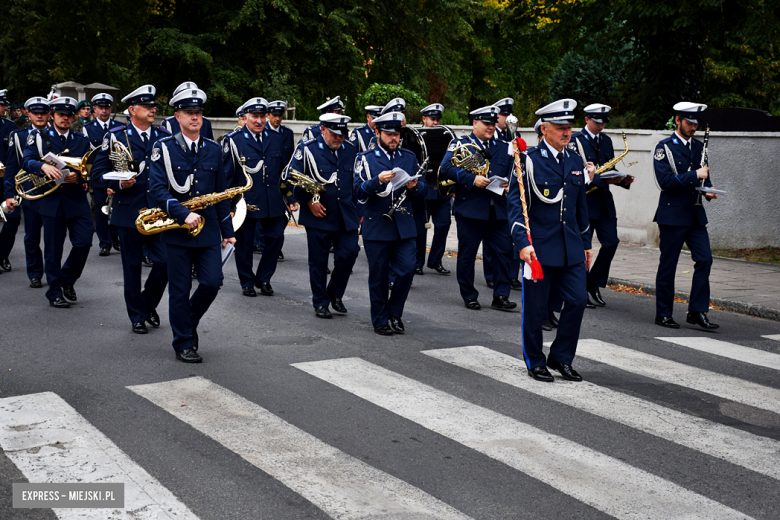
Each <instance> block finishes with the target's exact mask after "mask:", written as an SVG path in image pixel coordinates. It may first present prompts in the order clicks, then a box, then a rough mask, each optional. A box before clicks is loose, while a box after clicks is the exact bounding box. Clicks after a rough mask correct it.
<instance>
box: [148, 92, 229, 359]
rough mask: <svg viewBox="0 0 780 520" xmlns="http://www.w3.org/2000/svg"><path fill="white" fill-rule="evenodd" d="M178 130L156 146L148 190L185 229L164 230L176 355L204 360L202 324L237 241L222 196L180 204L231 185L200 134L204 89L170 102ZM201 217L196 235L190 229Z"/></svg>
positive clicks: (216, 150)
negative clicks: (194, 205) (225, 257)
mask: <svg viewBox="0 0 780 520" xmlns="http://www.w3.org/2000/svg"><path fill="white" fill-rule="evenodd" d="M171 101H172V102H173V106H174V108H175V109H176V115H175V117H176V121H177V122H178V123H179V128H180V129H181V131H180V132H178V133H176V134H174V135H173V136H171V137H164V138H162V139H160V140H159V141H157V142H156V143H155V144H154V148H153V149H152V156H151V159H150V160H151V161H152V171H151V174H150V178H149V184H150V193H151V196H152V198H153V199H154V201H155V203H156V205H157V207H159V208H161V209H162V210H163V211H164V212H165V213H167V214H168V215H169V216H170V217H171V218H172V219H174V220H175V221H176V223H177V224H179V225H186V226H187V227H188V228H189V230H187V229H171V230H167V231H163V233H162V234H163V236H162V241H163V243H164V244H165V247H166V250H167V253H168V281H169V284H168V297H169V304H168V307H169V320H170V322H171V329H172V330H173V349H174V350H175V351H176V359H178V360H179V361H183V362H185V363H200V362H201V361H203V358H201V356H200V355H199V354H198V352H197V351H198V346H199V345H198V325H199V324H200V320H201V319H202V318H203V315H204V314H205V313H206V311H207V310H208V308H209V306H210V305H211V303H212V302H213V301H214V299H215V298H216V297H217V293H218V292H219V288H220V287H221V286H222V281H223V276H222V249H223V248H224V247H225V246H226V245H227V244H228V243H231V244H234V245H235V243H236V239H235V234H234V232H233V223H232V222H231V219H230V201H228V200H223V201H221V202H218V203H217V204H215V205H213V206H209V207H207V208H205V209H202V210H198V211H195V212H193V211H190V210H189V209H187V208H186V207H185V206H184V205H183V204H182V203H183V202H186V201H188V200H190V199H193V198H197V197H201V196H204V195H209V194H213V193H220V192H223V191H225V190H226V189H227V179H226V177H225V170H224V167H223V164H222V149H221V147H220V146H219V145H218V144H217V143H216V142H215V141H212V140H211V139H208V138H205V137H203V136H201V135H200V128H201V126H202V125H203V104H204V103H205V102H206V93H205V92H203V91H202V90H198V89H188V90H182V91H181V92H179V93H178V94H177V95H176V96H175V97H174V98H173V99H172V100H171ZM201 221H203V229H201V231H200V233H198V234H197V235H195V236H191V235H190V231H193V230H195V229H197V227H198V225H199V224H200V223H201ZM193 264H194V265H195V267H196V269H197V272H198V288H197V289H196V290H195V292H194V293H193V294H192V297H190V290H191V289H192V277H191V275H190V273H191V270H190V267H191V266H192V265H193Z"/></svg>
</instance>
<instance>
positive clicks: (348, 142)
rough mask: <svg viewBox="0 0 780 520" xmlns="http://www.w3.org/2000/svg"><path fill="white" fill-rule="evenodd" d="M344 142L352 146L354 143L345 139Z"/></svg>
mask: <svg viewBox="0 0 780 520" xmlns="http://www.w3.org/2000/svg"><path fill="white" fill-rule="evenodd" d="M344 144H345V145H349V146H351V147H352V148H355V143H353V142H352V141H348V140H347V139H344Z"/></svg>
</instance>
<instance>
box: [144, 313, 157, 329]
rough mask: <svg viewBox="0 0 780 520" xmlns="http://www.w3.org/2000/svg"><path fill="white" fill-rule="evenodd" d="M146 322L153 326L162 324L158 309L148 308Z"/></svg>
mask: <svg viewBox="0 0 780 520" xmlns="http://www.w3.org/2000/svg"><path fill="white" fill-rule="evenodd" d="M146 323H148V324H149V325H151V326H152V327H159V326H160V315H159V314H157V309H146Z"/></svg>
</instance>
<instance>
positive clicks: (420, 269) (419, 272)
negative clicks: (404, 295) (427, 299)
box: [414, 266, 425, 275]
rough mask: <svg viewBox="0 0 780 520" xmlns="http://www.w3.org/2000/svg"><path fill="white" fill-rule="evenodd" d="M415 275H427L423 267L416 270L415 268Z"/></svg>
mask: <svg viewBox="0 0 780 520" xmlns="http://www.w3.org/2000/svg"><path fill="white" fill-rule="evenodd" d="M414 274H419V275H423V274H425V273H424V272H423V270H422V266H420V267H415V268H414Z"/></svg>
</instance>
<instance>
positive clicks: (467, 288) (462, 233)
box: [455, 207, 513, 300]
mask: <svg viewBox="0 0 780 520" xmlns="http://www.w3.org/2000/svg"><path fill="white" fill-rule="evenodd" d="M455 223H456V224H457V226H458V264H457V266H458V268H457V274H458V285H459V286H460V295H461V297H462V298H463V299H464V300H470V299H475V298H477V297H478V296H479V292H477V289H476V288H475V287H474V262H475V261H476V259H477V249H479V243H480V242H483V244H482V248H483V249H482V251H483V258H484V251H485V250H488V251H489V253H490V254H491V257H490V258H491V261H490V266H491V267H492V268H493V274H494V278H495V285H494V286H493V297H494V298H495V297H497V296H509V291H510V290H511V286H510V285H509V264H510V261H511V255H512V248H513V247H512V237H511V236H510V235H509V226H508V224H507V221H506V220H497V219H496V215H495V210H494V209H493V208H492V207H491V208H490V217H489V220H477V219H473V218H466V217H455Z"/></svg>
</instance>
